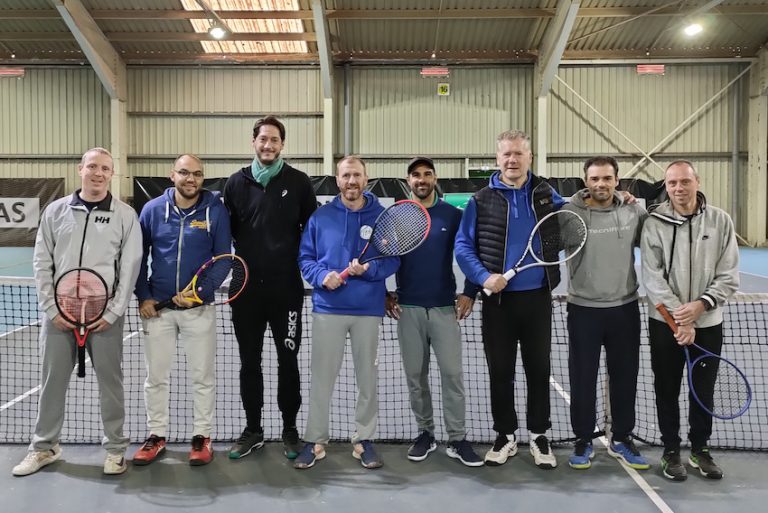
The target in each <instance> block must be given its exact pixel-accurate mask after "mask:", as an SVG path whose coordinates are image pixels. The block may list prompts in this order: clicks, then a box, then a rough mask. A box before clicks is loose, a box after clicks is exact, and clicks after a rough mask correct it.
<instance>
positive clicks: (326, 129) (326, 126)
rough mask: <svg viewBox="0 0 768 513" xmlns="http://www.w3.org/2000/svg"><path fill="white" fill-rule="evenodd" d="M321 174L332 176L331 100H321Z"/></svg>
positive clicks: (333, 171)
mask: <svg viewBox="0 0 768 513" xmlns="http://www.w3.org/2000/svg"><path fill="white" fill-rule="evenodd" d="M323 174H324V175H328V176H333V175H335V174H336V170H335V169H334V167H333V98H323Z"/></svg>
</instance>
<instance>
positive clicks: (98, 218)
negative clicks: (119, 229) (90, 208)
mask: <svg viewBox="0 0 768 513" xmlns="http://www.w3.org/2000/svg"><path fill="white" fill-rule="evenodd" d="M93 222H94V223H103V224H109V218H108V217H107V216H96V217H94V218H93Z"/></svg>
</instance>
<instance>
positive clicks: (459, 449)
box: [445, 438, 485, 467]
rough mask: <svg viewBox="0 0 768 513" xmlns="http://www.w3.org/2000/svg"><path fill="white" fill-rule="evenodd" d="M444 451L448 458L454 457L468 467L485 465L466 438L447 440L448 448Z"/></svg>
mask: <svg viewBox="0 0 768 513" xmlns="http://www.w3.org/2000/svg"><path fill="white" fill-rule="evenodd" d="M445 453H446V454H447V455H448V457H450V458H456V459H457V460H459V461H460V462H462V463H463V464H464V465H466V466H468V467H482V466H483V465H485V462H484V461H483V458H481V457H480V456H478V455H477V453H476V452H475V450H474V449H473V448H472V444H470V443H469V442H468V441H467V439H466V438H465V439H464V440H458V441H455V442H448V448H447V449H446V450H445Z"/></svg>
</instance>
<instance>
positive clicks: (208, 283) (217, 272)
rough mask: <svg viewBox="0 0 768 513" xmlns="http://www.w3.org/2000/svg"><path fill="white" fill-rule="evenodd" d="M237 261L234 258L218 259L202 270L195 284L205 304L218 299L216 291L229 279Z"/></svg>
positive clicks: (198, 295) (198, 294)
mask: <svg viewBox="0 0 768 513" xmlns="http://www.w3.org/2000/svg"><path fill="white" fill-rule="evenodd" d="M236 261H237V260H236V259H234V258H232V257H224V258H217V259H215V260H214V261H213V262H211V263H210V265H208V266H206V267H205V268H204V269H202V270H201V271H200V272H199V273H198V275H197V281H196V282H195V287H196V290H195V292H196V293H197V297H199V298H200V299H201V300H202V301H203V302H204V303H212V302H213V301H214V300H215V298H216V291H217V290H219V288H220V287H221V286H222V285H224V283H225V281H227V280H228V279H229V275H230V273H231V272H232V265H233V263H234V262H236Z"/></svg>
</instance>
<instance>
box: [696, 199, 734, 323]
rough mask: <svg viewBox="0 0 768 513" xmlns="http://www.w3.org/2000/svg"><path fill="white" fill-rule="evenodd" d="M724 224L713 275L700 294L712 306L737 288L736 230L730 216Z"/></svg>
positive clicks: (729, 295)
mask: <svg viewBox="0 0 768 513" xmlns="http://www.w3.org/2000/svg"><path fill="white" fill-rule="evenodd" d="M723 215H724V216H725V214H723ZM724 224H725V226H723V230H722V232H723V233H722V235H721V237H722V246H721V252H720V257H719V258H718V260H717V265H716V266H715V277H714V278H713V279H712V281H711V282H709V285H707V287H706V289H705V290H704V293H703V294H702V295H701V297H702V299H704V300H705V301H708V302H711V303H712V304H711V307H712V308H716V307H718V306H721V305H722V304H723V303H725V302H726V301H727V300H728V298H730V297H731V296H732V295H733V294H735V293H736V291H737V290H739V246H738V244H737V243H736V231H735V229H734V228H733V221H732V220H731V218H730V217H727V216H725V223H724ZM708 310H709V309H708Z"/></svg>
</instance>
